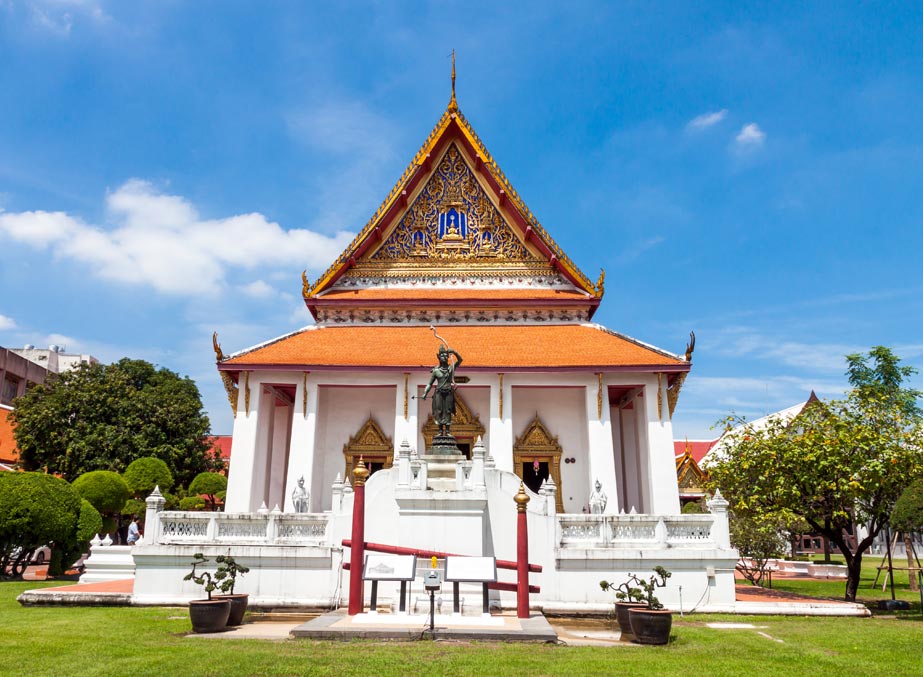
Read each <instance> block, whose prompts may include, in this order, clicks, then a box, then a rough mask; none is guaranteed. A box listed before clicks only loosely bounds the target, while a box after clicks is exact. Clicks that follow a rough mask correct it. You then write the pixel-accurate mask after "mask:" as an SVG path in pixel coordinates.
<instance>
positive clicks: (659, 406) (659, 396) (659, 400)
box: [657, 371, 663, 421]
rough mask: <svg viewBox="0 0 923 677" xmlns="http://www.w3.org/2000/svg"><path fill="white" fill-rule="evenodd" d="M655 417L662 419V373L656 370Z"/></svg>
mask: <svg viewBox="0 0 923 677" xmlns="http://www.w3.org/2000/svg"><path fill="white" fill-rule="evenodd" d="M657 418H658V419H660V420H661V421H662V420H663V374H661V373H660V372H659V371H658V372H657Z"/></svg>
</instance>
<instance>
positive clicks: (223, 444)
mask: <svg viewBox="0 0 923 677" xmlns="http://www.w3.org/2000/svg"><path fill="white" fill-rule="evenodd" d="M209 440H210V441H211V443H212V444H213V445H215V448H216V449H217V450H218V453H219V455H220V456H221V460H222V461H224V462H225V463H227V462H228V461H230V460H231V443H232V437H231V436H230V435H212V436H211V437H210V438H209Z"/></svg>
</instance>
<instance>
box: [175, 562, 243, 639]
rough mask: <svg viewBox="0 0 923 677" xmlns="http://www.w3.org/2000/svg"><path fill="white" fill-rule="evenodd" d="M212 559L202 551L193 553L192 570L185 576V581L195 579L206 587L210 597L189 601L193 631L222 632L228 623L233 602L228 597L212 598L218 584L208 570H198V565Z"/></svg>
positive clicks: (194, 580)
mask: <svg viewBox="0 0 923 677" xmlns="http://www.w3.org/2000/svg"><path fill="white" fill-rule="evenodd" d="M209 561H210V560H209V559H208V558H207V557H205V556H204V555H203V554H202V553H201V552H197V553H196V554H195V555H193V562H192V571H190V572H189V573H188V574H186V575H185V576H184V577H183V580H184V581H193V582H195V583H196V584H198V585H201V586H203V587H204V588H205V592H207V593H208V599H194V600H191V601H190V602H189V620H191V621H192V631H193V632H221V631H222V630H224V628H225V627H226V626H227V624H228V616H229V615H230V613H231V602H230V600H227V599H212V592H214V591H215V590H216V589H217V587H218V584H217V583H216V582H215V578H214V576H212V575H211V573H209V572H208V571H198V567H200V566H202V565H204V564H207V563H208V562H209Z"/></svg>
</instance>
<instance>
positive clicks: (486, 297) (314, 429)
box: [135, 92, 737, 611]
mask: <svg viewBox="0 0 923 677" xmlns="http://www.w3.org/2000/svg"><path fill="white" fill-rule="evenodd" d="M603 283H604V275H603V274H601V275H600V276H599V279H598V280H597V281H596V282H595V283H594V282H592V281H591V280H590V279H589V278H588V277H587V276H586V275H584V274H583V273H582V272H581V271H580V270H579V269H578V268H577V266H576V265H575V264H574V263H573V261H571V259H570V258H569V257H568V256H567V255H566V254H565V253H564V252H563V251H562V250H561V248H560V247H559V246H558V245H557V244H556V243H555V242H554V240H553V239H552V238H551V236H550V235H549V233H548V232H547V231H546V230H545V228H544V227H542V225H541V224H540V223H539V221H538V220H537V218H536V217H535V215H533V214H532V212H531V211H530V210H529V209H528V207H526V205H525V203H524V202H523V200H522V198H520V196H519V195H518V194H517V192H516V191H515V190H514V189H513V187H512V186H511V185H510V184H509V182H508V181H507V179H506V177H505V176H504V174H503V172H502V171H501V170H500V168H499V167H498V165H497V163H496V162H495V161H494V160H493V158H492V157H491V156H490V154H489V153H488V152H487V149H486V148H485V147H484V145H483V144H482V143H481V141H480V140H479V139H478V137H477V135H476V134H475V133H474V130H473V129H472V128H471V126H470V125H469V123H468V122H467V120H466V119H465V118H464V116H463V115H462V114H461V112H460V110H459V108H458V105H457V103H456V100H455V95H454V92H453V95H452V99H451V101H450V103H449V106H448V108H447V109H446V111H445V112H444V113H443V115H442V117H441V118H440V120H439V122H438V123H437V124H436V127H435V129H433V131H432V132H431V133H430V135H429V136H428V137H427V139H426V141H425V142H424V144H423V146H422V148H421V149H420V151H419V152H418V153H417V155H416V156H415V157H414V159H413V161H412V162H411V163H410V166H409V167H408V168H407V170H406V171H405V172H404V173H403V175H402V176H401V177H400V179H399V180H398V182H397V184H396V185H395V186H394V188H393V189H392V191H391V193H390V194H389V195H388V197H387V198H386V199H385V201H384V202H383V203H382V204H381V206H380V207H379V208H378V209H377V211H376V212H375V213H374V215H373V216H372V218H371V219H370V221H369V222H368V223H367V224H366V225H365V227H363V228H362V229H361V232H360V233H359V235H358V236H357V237H356V238H355V240H354V241H353V242H352V243H351V244H350V245H349V247H348V248H347V249H346V250H345V251H344V252H343V253H342V254H341V255H340V256H339V257H338V258H337V260H336V261H335V262H333V264H332V265H331V266H330V268H329V269H328V270H327V271H326V272H325V273H324V274H323V275H321V276H320V278H319V279H317V280H316V281H314V282H313V283H309V281H308V280H307V279H304V280H303V290H302V291H303V296H304V300H305V303H306V305H307V307H308V308H309V310H310V311H311V313H312V314H313V316H314V318H315V319H316V324H314V325H311V326H309V327H306V328H304V329H301V330H298V331H295V332H293V333H291V334H288V335H286V336H282V337H280V338H276V339H272V340H270V341H267V342H265V343H262V344H260V345H257V346H254V347H252V348H247V349H245V350H241V351H239V352H236V353H233V354H230V355H225V354H224V353H223V352H222V350H221V348H220V346H219V344H218V342H217V340H216V341H215V350H216V354H217V359H218V370H219V372H220V374H221V377H222V379H223V380H224V383H225V386H226V388H227V390H228V395H229V399H230V404H231V407H232V408H233V409H234V412H235V419H234V430H233V454H232V456H231V460H230V467H229V486H228V493H227V499H226V512H224V513H173V512H160V506H162V501H160V502H158V499H157V497H154V498H152V499H151V500H150V501H149V511H148V525H147V533H146V542H145V545H144V546H141V547H138V548H136V549H135V561H136V566H137V577H136V582H135V601H136V602H137V603H158V602H163V601H177V600H180V599H189V598H191V597H193V596H195V594H196V592H195V590H194V589H193V588H191V587H185V586H188V585H189V584H184V583H182V581H181V580H180V579H181V578H182V576H181V575H180V571H181V570H182V569H184V568H185V565H186V563H187V562H188V561H190V556H191V554H192V553H193V552H204V553H206V554H209V553H212V554H220V553H226V552H227V551H228V550H231V551H232V552H233V553H234V554H235V556H236V557H237V558H238V559H240V560H242V561H244V562H245V563H246V564H247V565H248V566H250V567H251V569H252V571H251V573H250V574H248V575H247V576H246V577H244V578H243V579H242V580H241V582H240V583H239V587H240V588H241V589H242V590H241V591H243V592H249V593H250V595H251V604H264V605H270V606H280V605H293V606H322V607H330V606H335V605H337V604H340V603H342V601H343V598H344V596H345V595H346V594H347V593H346V586H345V585H344V583H343V581H344V580H345V574H344V573H343V571H342V564H343V561H344V558H346V559H348V549H345V548H343V547H342V540H343V539H344V538H349V525H350V520H351V514H352V489H351V487H350V484H349V478H350V477H351V471H352V470H353V468H354V467H355V465H356V463H357V462H358V461H359V459H360V458H362V459H363V462H364V463H365V465H366V466H368V467H369V469H370V470H371V471H372V475H371V477H370V478H369V480H368V483H367V486H366V527H365V536H366V540H367V541H370V542H374V543H384V544H390V545H396V546H403V547H413V548H421V549H427V550H437V551H444V552H450V553H456V554H459V555H473V556H475V555H476V556H495V557H498V558H501V559H514V558H515V516H516V508H515V504H514V502H513V495H514V494H515V493H516V492H517V490H518V489H519V486H520V483H523V484H524V485H525V486H526V488H527V491H528V493H529V495H530V496H531V499H532V500H531V501H530V502H529V504H528V524H529V539H530V555H529V560H530V561H531V562H533V563H536V564H539V565H541V566H542V567H543V571H542V572H541V573H539V574H533V575H532V580H531V581H530V582H531V583H532V584H533V585H537V586H539V587H540V588H541V592H539V593H534V594H533V595H532V597H531V603H532V605H533V607H535V608H541V609H547V610H552V609H553V610H571V611H580V610H597V611H601V610H604V609H607V608H609V605H610V604H611V602H612V601H613V600H612V596H611V595H612V593H611V592H603V591H602V590H601V589H600V586H599V581H600V580H601V579H607V580H615V581H617V580H619V577H620V576H623V575H624V574H626V573H627V572H634V573H641V574H643V573H645V572H646V571H649V570H650V569H652V568H653V567H654V566H656V565H662V566H665V567H666V568H667V569H669V570H670V571H672V572H673V578H671V579H670V584H669V585H668V587H667V588H666V589H665V590H664V591H663V594H662V595H660V598H661V600H662V601H664V602H665V603H667V604H668V606H672V607H675V608H679V607H680V605H681V604H682V603H683V600H685V604H686V609H687V610H688V609H689V608H691V607H692V606H693V605H695V604H698V605H699V607H700V608H714V609H718V608H723V607H726V606H728V605H731V604H733V601H734V581H733V569H734V565H735V563H736V561H737V553H736V551H734V550H733V549H731V547H730V543H729V539H728V528H727V513H726V503H725V502H724V501H723V500H722V499H720V497H718V499H717V500H714V501H712V502H711V503H710V506H711V507H712V513H711V514H705V515H682V514H681V513H680V498H679V490H678V487H677V475H676V466H675V460H674V447H673V432H672V425H671V416H672V413H673V410H674V407H675V406H676V404H677V398H678V396H679V392H680V388H681V386H682V384H683V380H684V379H685V377H686V375H687V373H688V372H689V370H690V367H691V362H690V360H691V355H692V348H693V346H692V345H690V346H688V347H687V350H686V352H685V354H684V355H677V354H673V353H670V352H667V351H665V350H661V349H658V348H655V347H653V346H650V345H647V344H645V343H642V342H640V341H638V340H635V339H632V338H630V337H627V336H624V335H622V334H619V333H617V332H616V331H613V330H610V329H607V328H606V327H603V326H601V325H599V324H595V323H593V321H592V318H593V315H594V312H595V311H596V309H597V307H598V306H599V304H600V302H601V300H602V298H603V294H604V284H603ZM437 335H438V336H437ZM441 341H444V342H445V343H447V344H448V346H449V347H451V348H452V349H453V350H455V351H457V353H458V354H459V355H461V358H462V361H461V363H460V364H459V365H458V369H457V372H456V378H455V386H456V388H455V391H454V392H455V401H456V411H455V415H454V417H453V419H452V425H451V433H452V435H453V436H454V437H455V438H456V440H457V443H458V448H459V450H460V452H461V454H462V455H463V457H461V458H458V459H457V461H456V462H454V463H453V465H452V466H451V467H449V468H448V470H447V469H446V468H445V467H440V468H436V467H435V466H433V464H432V462H431V459H430V462H428V461H427V458H425V457H426V456H427V455H428V453H429V450H430V447H431V444H432V440H433V437H434V435H435V434H436V432H437V425H436V422H435V421H434V419H433V416H432V412H431V403H430V400H429V399H427V400H422V399H421V396H422V394H423V392H424V388H425V386H426V385H427V383H428V382H429V380H430V376H431V370H432V368H433V366H434V365H435V364H436V361H437V355H436V353H437V349H438V348H439V346H440V345H442V343H441ZM443 465H444V464H443ZM299 480H303V482H301V483H300V484H299ZM300 485H301V486H303V487H304V489H305V490H306V492H307V495H305V491H302V490H301V489H300V488H299V486H300ZM597 485H598V489H597ZM296 503H297V507H298V508H302V509H304V508H307V511H306V512H299V511H297V510H296ZM382 594H383V595H385V597H387V596H388V594H389V593H388V591H387V590H384V591H383V592H382ZM507 595H508V593H505V592H504V593H497V595H496V602H497V603H498V604H501V605H503V606H506V605H508V604H511V603H512V602H511V595H510V599H508V598H507Z"/></svg>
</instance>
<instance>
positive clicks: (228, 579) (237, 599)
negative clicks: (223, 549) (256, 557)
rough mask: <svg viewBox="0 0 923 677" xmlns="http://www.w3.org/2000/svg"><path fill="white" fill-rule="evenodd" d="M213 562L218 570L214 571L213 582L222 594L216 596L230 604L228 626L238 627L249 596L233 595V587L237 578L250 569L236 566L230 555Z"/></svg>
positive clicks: (241, 621)
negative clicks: (216, 564)
mask: <svg viewBox="0 0 923 677" xmlns="http://www.w3.org/2000/svg"><path fill="white" fill-rule="evenodd" d="M215 561H216V562H217V563H218V569H217V571H215V581H216V582H217V585H218V589H219V590H221V592H222V593H223V594H221V595H218V596H217V598H218V599H226V600H229V601H230V602H231V613H230V616H228V625H240V624H241V623H243V621H244V612H245V611H246V610H247V600H248V599H249V598H250V595H248V594H246V593H242V594H236V595H235V594H234V585H235V584H236V583H237V577H238V576H243V575H244V574H246V573H248V572H249V571H250V568H249V567H245V566H244V565H242V564H238V563H237V561H236V560H235V559H234V558H233V557H231V555H230V554H227V555H218V556H217V557H216V558H215Z"/></svg>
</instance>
